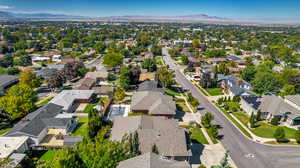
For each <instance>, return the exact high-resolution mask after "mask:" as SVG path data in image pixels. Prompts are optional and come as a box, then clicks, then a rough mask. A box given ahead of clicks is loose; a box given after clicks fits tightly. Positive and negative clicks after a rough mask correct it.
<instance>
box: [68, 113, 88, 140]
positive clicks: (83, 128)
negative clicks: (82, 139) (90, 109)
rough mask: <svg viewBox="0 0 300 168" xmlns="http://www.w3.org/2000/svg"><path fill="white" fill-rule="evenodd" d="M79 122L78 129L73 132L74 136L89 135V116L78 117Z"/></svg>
mask: <svg viewBox="0 0 300 168" xmlns="http://www.w3.org/2000/svg"><path fill="white" fill-rule="evenodd" d="M77 120H78V121H79V124H78V126H77V128H76V130H75V131H74V132H73V133H72V136H87V131H88V130H87V129H88V121H89V119H88V117H78V118H77Z"/></svg>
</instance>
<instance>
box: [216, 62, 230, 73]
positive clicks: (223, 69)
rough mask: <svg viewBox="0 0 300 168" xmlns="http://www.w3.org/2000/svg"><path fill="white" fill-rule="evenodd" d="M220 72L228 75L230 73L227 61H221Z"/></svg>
mask: <svg viewBox="0 0 300 168" xmlns="http://www.w3.org/2000/svg"><path fill="white" fill-rule="evenodd" d="M218 70H219V73H221V74H224V75H228V74H229V69H228V66H227V65H226V64H225V63H223V62H222V63H220V64H219V66H218Z"/></svg>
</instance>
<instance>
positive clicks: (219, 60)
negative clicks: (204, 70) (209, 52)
mask: <svg viewBox="0 0 300 168" xmlns="http://www.w3.org/2000/svg"><path fill="white" fill-rule="evenodd" d="M225 61H227V59H226V58H207V59H206V62H208V63H210V64H213V65H217V64H219V63H221V62H225Z"/></svg>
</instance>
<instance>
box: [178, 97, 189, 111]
mask: <svg viewBox="0 0 300 168" xmlns="http://www.w3.org/2000/svg"><path fill="white" fill-rule="evenodd" d="M176 107H177V110H179V111H183V112H188V113H190V112H191V111H190V110H189V108H188V107H187V105H186V103H185V101H184V99H176Z"/></svg>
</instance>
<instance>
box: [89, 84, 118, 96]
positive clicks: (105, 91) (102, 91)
mask: <svg viewBox="0 0 300 168" xmlns="http://www.w3.org/2000/svg"><path fill="white" fill-rule="evenodd" d="M92 90H93V91H94V93H95V94H96V95H99V96H102V95H112V93H114V88H113V87H111V86H100V87H93V88H92Z"/></svg>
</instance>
